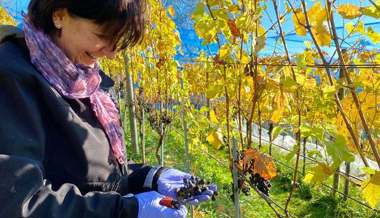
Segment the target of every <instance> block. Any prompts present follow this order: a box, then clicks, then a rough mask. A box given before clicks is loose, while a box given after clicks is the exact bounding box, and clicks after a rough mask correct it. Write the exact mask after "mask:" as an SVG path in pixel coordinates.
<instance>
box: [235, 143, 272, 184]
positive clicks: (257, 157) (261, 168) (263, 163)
mask: <svg viewBox="0 0 380 218" xmlns="http://www.w3.org/2000/svg"><path fill="white" fill-rule="evenodd" d="M241 165H242V166H243V171H244V172H246V171H251V172H253V174H256V173H258V174H259V175H260V176H261V177H263V178H264V179H266V180H270V179H272V178H274V177H275V176H276V175H277V170H276V166H275V164H274V162H273V159H272V157H270V156H267V155H265V154H263V153H261V152H259V151H258V150H256V149H253V148H248V149H247V150H246V151H245V152H244V154H243V159H242V161H241Z"/></svg>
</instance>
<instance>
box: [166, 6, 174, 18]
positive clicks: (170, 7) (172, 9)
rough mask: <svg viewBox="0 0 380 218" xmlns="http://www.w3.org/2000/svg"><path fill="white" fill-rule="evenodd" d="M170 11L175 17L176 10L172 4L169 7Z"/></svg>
mask: <svg viewBox="0 0 380 218" xmlns="http://www.w3.org/2000/svg"><path fill="white" fill-rule="evenodd" d="M168 12H169V14H170V16H171V17H174V16H175V10H174V7H173V5H170V6H169V7H168Z"/></svg>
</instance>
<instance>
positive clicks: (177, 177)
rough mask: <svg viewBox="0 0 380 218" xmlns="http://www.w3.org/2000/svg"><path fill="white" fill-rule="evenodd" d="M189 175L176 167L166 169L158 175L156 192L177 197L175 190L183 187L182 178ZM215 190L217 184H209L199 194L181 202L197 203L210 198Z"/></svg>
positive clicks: (187, 177)
mask: <svg viewBox="0 0 380 218" xmlns="http://www.w3.org/2000/svg"><path fill="white" fill-rule="evenodd" d="M191 177H192V176H191V175H190V174H188V173H184V172H182V171H179V170H176V169H166V170H164V171H163V172H162V173H161V175H160V176H159V177H158V181H157V188H158V192H159V193H161V194H163V195H165V196H169V197H172V198H174V199H177V191H178V190H179V189H180V188H181V187H184V186H185V184H184V179H191ZM216 191H217V186H216V185H214V184H210V185H208V186H207V190H204V191H203V192H202V193H201V194H199V195H196V196H193V197H191V198H189V199H186V201H185V202H183V203H188V204H191V205H197V204H199V203H201V202H204V201H208V200H210V199H211V198H212V196H213V195H214V193H215V192H216Z"/></svg>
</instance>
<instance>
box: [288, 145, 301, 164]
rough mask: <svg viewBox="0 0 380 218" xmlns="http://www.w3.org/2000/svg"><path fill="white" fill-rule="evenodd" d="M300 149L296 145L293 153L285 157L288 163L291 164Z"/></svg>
mask: <svg viewBox="0 0 380 218" xmlns="http://www.w3.org/2000/svg"><path fill="white" fill-rule="evenodd" d="M298 148H299V145H297V144H295V145H294V146H293V151H291V152H289V153H288V154H287V155H286V156H285V160H286V161H287V162H290V161H291V160H292V159H293V157H294V156H296V154H297V150H298Z"/></svg>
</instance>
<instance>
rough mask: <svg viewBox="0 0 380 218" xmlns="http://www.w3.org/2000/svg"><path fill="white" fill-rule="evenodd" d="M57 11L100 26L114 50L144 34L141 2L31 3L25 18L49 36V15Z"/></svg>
mask: <svg viewBox="0 0 380 218" xmlns="http://www.w3.org/2000/svg"><path fill="white" fill-rule="evenodd" d="M58 9H67V10H68V12H69V13H70V15H73V16H78V17H81V18H85V19H89V20H93V21H94V22H95V23H96V24H99V25H101V26H102V28H103V32H104V33H105V35H106V37H107V39H108V40H110V41H112V42H113V43H115V49H118V50H121V49H124V48H126V47H129V46H133V45H135V44H137V43H138V42H140V41H141V39H142V37H143V34H144V27H145V15H144V13H145V0H31V1H30V3H29V7H28V16H29V19H30V21H31V22H32V23H33V25H34V26H35V27H37V28H39V29H41V30H43V31H44V32H45V33H46V34H49V35H50V34H52V33H54V32H56V31H57V29H56V28H55V26H54V24H53V20H52V15H53V12H55V11H56V10H58Z"/></svg>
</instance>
